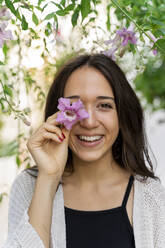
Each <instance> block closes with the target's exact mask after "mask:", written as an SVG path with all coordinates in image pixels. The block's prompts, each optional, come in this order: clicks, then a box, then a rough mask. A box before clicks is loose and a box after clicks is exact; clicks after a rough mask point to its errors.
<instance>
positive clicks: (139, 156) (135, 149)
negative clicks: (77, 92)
mask: <svg viewBox="0 0 165 248" xmlns="http://www.w3.org/2000/svg"><path fill="white" fill-rule="evenodd" d="M82 66H89V67H93V68H95V69H97V70H99V71H100V72H101V73H102V74H103V75H104V77H105V78H106V79H107V80H108V82H109V84H110V86H111V88H112V90H113V94H114V97H115V103H116V109H117V113H118V119H119V127H120V130H119V134H118V137H117V139H116V141H115V142H114V144H113V146H112V152H113V157H114V159H115V161H116V162H117V163H118V164H119V165H120V166H121V167H122V168H125V169H126V170H127V171H129V172H130V173H131V174H132V175H140V176H142V179H143V180H145V179H147V177H151V178H154V179H158V180H160V179H159V178H158V177H156V176H155V175H154V171H153V164H152V162H151V160H150V157H149V154H148V145H147V141H146V135H145V130H144V117H143V111H142V108H141V105H140V102H139V100H138V98H137V96H136V94H135V92H134V90H133V89H132V88H131V86H130V84H129V83H128V81H127V79H126V77H125V75H124V73H123V71H122V70H121V69H120V68H119V66H118V65H117V64H116V63H115V62H114V61H113V60H112V59H110V58H109V57H107V56H105V55H103V54H91V55H88V54H87V55H86V54H85V55H80V56H77V57H75V58H73V59H71V60H69V62H67V63H66V64H65V65H64V66H63V67H62V68H61V69H60V71H59V72H58V73H57V75H56V76H55V79H54V82H53V84H52V85H51V87H50V89H49V92H48V96H47V101H46V107H45V121H46V120H47V118H48V117H49V116H51V115H52V114H54V113H55V112H57V111H58V109H57V105H58V99H59V98H60V97H63V94H64V88H65V85H66V82H67V80H68V78H69V77H70V75H71V74H72V72H73V71H75V70H76V69H78V68H80V67H82ZM29 170H37V166H35V167H32V168H30V169H29ZM65 171H68V172H71V173H72V172H73V171H74V168H73V165H72V152H71V150H70V149H69V153H68V161H67V163H66V167H65Z"/></svg>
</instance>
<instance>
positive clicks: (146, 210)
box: [3, 171, 165, 248]
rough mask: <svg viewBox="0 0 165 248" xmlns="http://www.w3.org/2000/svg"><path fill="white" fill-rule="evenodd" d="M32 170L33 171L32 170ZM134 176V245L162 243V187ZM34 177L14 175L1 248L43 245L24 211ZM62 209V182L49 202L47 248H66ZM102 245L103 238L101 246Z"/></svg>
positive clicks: (144, 247)
mask: <svg viewBox="0 0 165 248" xmlns="http://www.w3.org/2000/svg"><path fill="white" fill-rule="evenodd" d="M34 173H35V172H34ZM141 179H142V178H141V177H140V176H139V175H136V176H135V180H134V201H133V230H134V236H135V246H136V248H164V247H165V188H164V187H163V186H162V184H161V183H160V182H159V181H156V180H154V179H152V178H148V179H147V180H146V182H142V181H141ZM35 181H36V179H35V178H33V177H32V176H30V175H29V174H28V173H27V172H26V171H23V172H21V173H20V174H19V175H18V176H17V177H16V179H15V181H14V183H13V185H12V188H11V193H10V201H9V214H8V238H7V240H6V243H5V244H4V246H3V248H19V247H23V248H44V244H43V242H42V240H41V239H40V237H39V235H38V234H37V232H36V231H35V229H34V228H33V227H32V225H31V224H30V223H29V216H28V214H27V211H28V208H29V205H30V202H31V199H32V196H33V192H34V188H35ZM65 228H66V227H65V211H64V198H63V188H62V184H61V183H60V184H59V187H58V189H57V192H56V194H55V198H54V202H53V214H52V225H51V237H50V240H51V242H50V248H66V230H65ZM102 247H104V241H103V246H102Z"/></svg>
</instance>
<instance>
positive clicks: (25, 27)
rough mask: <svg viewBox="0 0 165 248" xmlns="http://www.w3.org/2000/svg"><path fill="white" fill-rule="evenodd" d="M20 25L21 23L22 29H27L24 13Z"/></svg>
mask: <svg viewBox="0 0 165 248" xmlns="http://www.w3.org/2000/svg"><path fill="white" fill-rule="evenodd" d="M21 25H22V29H23V30H27V29H28V23H27V21H26V19H25V16H24V15H22V23H21Z"/></svg>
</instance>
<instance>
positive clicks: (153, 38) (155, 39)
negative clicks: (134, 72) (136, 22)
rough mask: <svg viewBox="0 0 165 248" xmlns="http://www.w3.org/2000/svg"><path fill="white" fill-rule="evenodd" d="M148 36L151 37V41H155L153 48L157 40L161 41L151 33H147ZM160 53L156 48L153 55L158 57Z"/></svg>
mask: <svg viewBox="0 0 165 248" xmlns="http://www.w3.org/2000/svg"><path fill="white" fill-rule="evenodd" d="M147 34H148V35H149V37H150V38H151V40H153V42H154V43H153V46H154V44H155V43H156V42H157V40H159V39H158V38H156V37H155V36H154V35H153V34H152V33H151V32H150V31H148V32H147ZM157 53H158V50H157V49H156V48H155V49H153V54H154V55H155V56H156V55H157Z"/></svg>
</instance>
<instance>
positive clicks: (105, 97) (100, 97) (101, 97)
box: [66, 95, 115, 101]
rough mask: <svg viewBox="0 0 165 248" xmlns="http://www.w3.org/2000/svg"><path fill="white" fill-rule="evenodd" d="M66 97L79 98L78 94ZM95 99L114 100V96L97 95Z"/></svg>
mask: <svg viewBox="0 0 165 248" xmlns="http://www.w3.org/2000/svg"><path fill="white" fill-rule="evenodd" d="M66 98H69V99H79V98H80V96H78V95H75V96H67V97H66ZM96 99H110V100H113V101H114V100H115V99H114V97H111V96H97V97H96Z"/></svg>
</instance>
